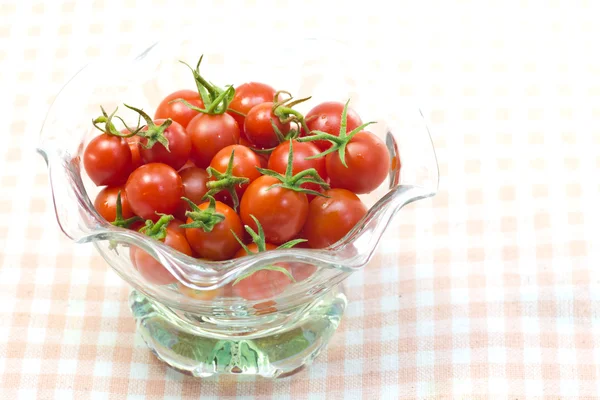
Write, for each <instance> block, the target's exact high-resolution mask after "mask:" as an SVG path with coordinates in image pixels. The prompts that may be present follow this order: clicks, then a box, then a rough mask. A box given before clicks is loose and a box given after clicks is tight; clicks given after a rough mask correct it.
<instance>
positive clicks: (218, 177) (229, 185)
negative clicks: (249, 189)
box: [203, 149, 250, 211]
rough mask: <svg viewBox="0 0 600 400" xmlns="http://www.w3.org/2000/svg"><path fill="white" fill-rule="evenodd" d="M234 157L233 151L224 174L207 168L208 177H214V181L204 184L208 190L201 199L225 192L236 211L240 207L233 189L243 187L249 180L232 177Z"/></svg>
mask: <svg viewBox="0 0 600 400" xmlns="http://www.w3.org/2000/svg"><path fill="white" fill-rule="evenodd" d="M234 156H235V149H234V150H232V151H231V155H230V156H229V161H228V162H227V169H226V170H225V172H219V171H217V170H216V169H214V168H213V167H208V168H207V169H206V172H208V176H209V177H211V178H212V177H214V178H215V180H214V181H212V180H211V181H208V182H207V183H206V187H207V188H208V192H207V193H206V194H205V195H204V197H203V198H206V197H209V196H214V195H215V194H217V193H219V192H220V191H222V190H227V192H229V194H230V195H231V200H232V201H233V209H234V210H236V211H237V208H238V206H239V205H240V201H239V198H238V195H237V192H236V191H235V187H236V186H237V185H243V184H245V183H248V182H250V179H248V178H244V177H239V176H234V175H233V160H234Z"/></svg>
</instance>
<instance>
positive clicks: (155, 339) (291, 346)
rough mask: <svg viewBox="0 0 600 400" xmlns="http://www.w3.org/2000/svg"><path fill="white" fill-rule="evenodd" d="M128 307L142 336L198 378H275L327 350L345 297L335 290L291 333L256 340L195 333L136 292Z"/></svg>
mask: <svg viewBox="0 0 600 400" xmlns="http://www.w3.org/2000/svg"><path fill="white" fill-rule="evenodd" d="M129 303H130V307H131V310H132V312H133V316H134V317H135V319H136V322H137V329H138V332H139V333H140V334H141V336H142V338H143V339H144V341H145V342H146V344H147V345H148V347H149V348H150V349H151V350H152V352H153V353H154V354H155V355H156V356H157V357H158V358H159V359H160V360H162V361H164V362H165V363H167V364H168V365H169V366H171V367H173V368H175V369H177V370H179V371H181V372H183V373H187V374H190V375H193V376H196V377H209V376H212V375H215V374H245V375H261V376H264V377H269V378H275V377H283V376H287V375H291V374H293V373H295V372H297V371H299V370H301V369H302V368H303V367H304V366H306V365H307V364H309V363H310V362H311V361H312V360H313V359H314V358H315V357H316V356H317V355H318V354H319V353H320V352H321V350H323V349H324V348H325V346H326V345H327V343H328V342H329V339H330V338H331V336H332V335H333V333H334V332H335V330H336V329H337V327H338V325H339V323H340V319H341V317H342V315H343V313H344V310H345V308H346V296H345V295H344V294H343V293H342V292H341V291H340V290H338V289H337V288H336V289H333V290H332V291H330V292H329V293H328V294H326V295H325V296H323V297H322V298H321V299H319V300H318V302H317V304H316V305H315V306H314V307H312V308H311V309H310V310H309V311H308V312H307V313H306V315H304V316H303V317H302V318H301V320H300V323H299V324H298V325H295V326H294V327H292V329H289V330H287V331H285V332H282V333H277V334H270V335H269V336H264V337H259V338H253V339H238V338H235V339H234V338H231V339H216V338H212V337H208V336H199V335H196V334H192V333H190V332H191V331H192V330H191V329H186V326H185V325H186V324H188V323H187V322H185V321H183V320H181V319H178V320H177V321H174V320H173V317H172V316H167V315H165V311H164V308H163V307H162V306H160V305H156V304H155V303H154V302H153V301H152V300H150V299H149V298H148V297H146V296H144V295H143V294H141V293H140V292H137V291H135V290H134V291H132V292H131V295H130V297H129Z"/></svg>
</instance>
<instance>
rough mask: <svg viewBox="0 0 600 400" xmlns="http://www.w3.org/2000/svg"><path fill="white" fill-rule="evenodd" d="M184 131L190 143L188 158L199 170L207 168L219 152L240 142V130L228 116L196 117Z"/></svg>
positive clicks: (204, 115) (203, 115)
mask: <svg viewBox="0 0 600 400" xmlns="http://www.w3.org/2000/svg"><path fill="white" fill-rule="evenodd" d="M186 130H187V133H188V135H189V137H190V139H191V141H192V151H191V153H190V158H191V159H192V161H193V162H194V164H196V166H197V167H200V168H206V167H208V166H209V165H210V162H211V161H212V159H213V157H214V156H215V154H217V153H218V152H219V150H221V149H222V148H224V147H227V146H230V145H232V144H238V142H239V141H240V128H239V127H238V124H237V122H235V119H233V117H232V116H231V115H229V114H217V115H211V114H200V115H197V116H196V117H194V118H193V119H192V120H191V121H190V123H189V124H188V127H187V129H186Z"/></svg>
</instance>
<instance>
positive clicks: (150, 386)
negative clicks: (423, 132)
mask: <svg viewBox="0 0 600 400" xmlns="http://www.w3.org/2000/svg"><path fill="white" fill-rule="evenodd" d="M394 4H395V5H394V6H393V7H394V8H392V5H391V3H390V5H387V4H386V3H385V2H378V1H365V2H361V3H357V4H356V5H353V4H352V2H331V3H330V2H325V1H318V0H305V1H302V2H298V1H291V0H279V1H259V0H246V1H240V2H225V4H223V2H220V1H214V2H208V1H206V2H205V1H202V2H195V1H185V2H176V1H173V2H172V1H167V0H154V1H147V2H142V1H140V0H138V1H136V0H123V1H113V0H94V1H91V0H90V1H75V0H59V1H56V2H49V1H47V2H44V1H16V0H0V89H1V90H0V112H1V119H2V124H1V125H0V126H2V129H1V132H2V133H1V135H0V141H1V144H0V399H6V400H12V399H30V398H32V399H33V398H40V399H50V398H56V399H61V400H63V399H70V398H75V399H88V398H91V399H105V398H106V399H123V398H125V397H126V396H129V398H152V399H153V398H157V399H158V398H171V399H175V398H202V399H210V398H217V397H219V398H220V397H222V398H227V397H233V396H236V395H237V396H239V397H240V398H252V397H254V396H255V397H258V398H277V399H285V398H289V399H302V398H310V399H317V398H327V399H337V398H346V399H354V398H368V399H372V400H374V399H395V398H406V399H412V398H423V399H424V398H460V399H475V398H511V399H525V398H540V397H545V398H560V399H568V398H598V396H600V370H599V366H600V316H599V314H598V313H599V310H600V274H599V272H598V270H599V269H600V263H599V262H600V257H599V251H600V241H599V240H598V238H597V236H595V235H597V234H598V233H599V231H598V229H597V227H598V226H599V224H600V217H599V211H598V210H599V208H600V174H599V172H600V151H599V150H600V58H598V56H597V54H598V49H599V46H598V38H600V25H599V24H598V22H597V20H598V16H599V15H600V7H598V2H595V1H544V2H538V1H495V2H479V1H468V0H462V1H451V2H445V1H444V2H414V1H403V2H394ZM239 10H243V11H239ZM205 12H210V13H212V15H219V16H221V17H223V16H225V17H226V16H227V15H228V13H229V14H230V13H235V12H238V13H240V12H242V13H243V15H245V16H246V18H245V19H244V22H243V23H242V24H239V25H238V24H236V25H235V26H229V27H227V30H226V32H228V34H230V35H238V36H239V40H240V46H252V45H260V44H256V43H245V42H244V32H245V31H246V30H247V29H258V28H262V29H265V28H266V30H267V31H268V32H270V33H271V34H274V35H289V36H290V37H291V38H293V37H294V35H296V36H311V35H320V34H326V35H328V36H340V37H345V38H347V39H351V40H355V41H357V42H361V43H362V44H363V45H364V44H366V45H368V46H369V47H370V48H371V49H375V50H376V51H377V52H378V54H381V59H380V60H373V62H374V63H375V64H377V65H381V66H382V71H385V73H394V74H396V79H397V80H398V77H400V79H399V82H400V84H399V85H396V86H394V87H390V90H389V92H387V93H386V94H385V95H386V96H388V97H387V98H385V99H382V100H379V101H387V102H394V101H396V100H398V99H403V100H407V99H415V102H417V101H418V102H420V104H421V105H422V106H423V108H424V109H425V110H426V117H427V118H428V119H429V121H430V128H431V131H432V134H433V140H434V142H435V146H436V149H437V153H438V157H439V161H440V170H441V184H440V192H439V194H438V195H437V196H436V197H435V198H434V199H429V200H425V201H421V202H418V203H415V204H412V205H410V206H409V207H407V208H406V209H405V210H403V211H402V212H401V213H400V214H399V215H398V217H397V218H396V219H395V221H394V224H393V226H392V227H391V228H390V229H389V230H388V232H387V233H386V235H385V237H384V239H383V241H382V243H381V246H380V248H379V252H378V254H377V256H376V257H375V259H374V261H373V262H372V264H371V265H370V266H369V267H368V268H366V269H365V270H364V271H361V272H358V273H356V274H355V275H354V276H352V277H351V278H350V279H349V280H348V282H347V285H346V288H347V294H348V296H349V300H350V305H349V307H348V310H347V313H346V317H345V319H344V321H343V323H342V325H341V326H340V328H339V330H338V332H337V334H336V335H335V337H334V338H333V339H332V342H331V344H330V346H329V348H328V351H326V352H325V353H323V354H322V355H321V356H319V357H318V358H317V359H316V360H315V362H314V364H313V365H312V367H311V368H309V369H308V370H305V371H303V372H301V373H300V374H298V375H295V376H293V377H291V378H286V379H282V380H277V381H268V380H263V379H255V378H249V377H238V378H232V377H221V378H213V379H207V380H195V379H192V378H190V377H187V376H184V375H181V374H179V373H177V372H174V371H172V370H169V369H168V368H166V367H165V366H164V365H163V364H161V363H160V362H159V361H157V360H156V359H155V358H154V356H153V355H152V354H151V353H150V352H149V351H148V350H147V349H146V347H145V345H144V344H143V342H142V340H141V339H140V337H139V336H137V335H136V333H135V327H134V321H133V319H132V317H131V315H130V312H129V309H128V307H127V296H128V292H129V289H128V287H127V286H126V284H125V283H124V282H122V281H121V280H120V279H119V278H118V277H117V276H116V274H115V273H114V272H113V271H112V270H110V269H109V268H108V267H107V266H106V265H105V264H104V262H103V261H102V260H101V259H100V258H99V256H98V255H96V254H95V253H94V251H93V248H91V246H89V245H74V244H72V243H70V242H69V241H67V240H66V238H65V237H64V236H63V235H62V234H61V232H60V231H59V229H58V226H57V224H56V221H55V218H54V215H53V206H52V202H51V199H50V197H49V195H50V191H49V187H48V180H47V177H46V172H45V165H44V163H43V161H42V159H41V157H39V156H38V155H36V154H35V152H34V147H35V142H36V138H37V135H38V132H39V129H40V126H41V123H42V120H43V117H44V114H45V112H46V110H47V108H48V106H49V104H50V102H51V101H52V99H53V96H54V95H55V94H56V92H57V91H58V90H59V89H60V87H61V86H62V84H63V83H64V82H65V81H66V80H67V79H68V78H69V77H70V76H71V75H72V74H73V73H74V72H76V71H77V70H78V69H79V68H80V67H81V66H82V65H84V64H85V63H87V62H89V61H90V60H93V59H97V58H100V57H111V56H113V55H127V54H130V52H132V51H133V50H136V49H138V48H139V46H138V44H143V43H149V42H151V41H152V40H154V39H156V38H158V37H160V35H161V34H162V33H164V32H172V31H173V30H175V29H177V28H178V26H180V25H182V24H196V25H197V26H198V34H200V35H205V37H206V38H207V40H218V34H217V33H214V34H211V33H210V32H205V31H203V30H202V18H206V16H205ZM265 43H268V35H265ZM356 56H357V57H360V54H357V55H356ZM385 77H386V75H385V74H384V73H383V72H382V74H381V77H380V78H381V79H382V80H383V79H385Z"/></svg>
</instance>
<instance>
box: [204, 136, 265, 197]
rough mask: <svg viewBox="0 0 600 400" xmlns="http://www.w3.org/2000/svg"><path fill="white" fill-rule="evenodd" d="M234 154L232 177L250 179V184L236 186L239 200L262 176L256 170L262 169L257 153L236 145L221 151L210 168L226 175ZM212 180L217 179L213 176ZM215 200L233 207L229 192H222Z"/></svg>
mask: <svg viewBox="0 0 600 400" xmlns="http://www.w3.org/2000/svg"><path fill="white" fill-rule="evenodd" d="M232 152H234V154H233V170H232V171H231V175H233V176H235V177H238V178H248V179H249V182H248V183H245V184H242V185H235V192H236V193H237V195H238V198H241V197H242V195H243V194H244V191H245V190H246V188H247V187H248V185H249V184H250V183H251V182H252V181H254V180H255V179H257V178H258V177H259V176H260V175H261V174H260V172H258V170H257V169H256V168H257V167H259V168H260V166H261V163H260V158H259V157H258V155H256V153H254V152H253V151H252V150H250V149H249V148H248V147H245V146H242V145H239V144H234V145H231V146H227V147H225V148H223V149H221V150H220V151H219V152H218V153H217V154H216V155H215V157H214V158H213V159H212V161H211V162H210V167H211V168H214V169H215V170H217V171H218V172H221V173H224V172H225V171H226V170H227V165H228V164H229V159H230V158H231V153H232ZM211 180H213V181H214V180H215V177H214V176H213V177H212V178H211ZM215 198H216V199H217V200H220V201H222V202H224V203H226V204H228V205H232V204H231V203H230V202H231V195H230V194H229V192H227V190H222V191H221V192H219V193H218V194H216V195H215Z"/></svg>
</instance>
